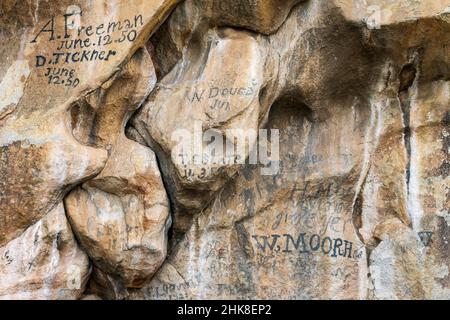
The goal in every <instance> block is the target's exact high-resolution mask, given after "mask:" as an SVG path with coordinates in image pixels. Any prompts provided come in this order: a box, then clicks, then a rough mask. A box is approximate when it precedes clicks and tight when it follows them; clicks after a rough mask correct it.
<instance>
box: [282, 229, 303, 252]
mask: <svg viewBox="0 0 450 320" xmlns="http://www.w3.org/2000/svg"><path fill="white" fill-rule="evenodd" d="M283 236H284V237H285V238H286V249H285V250H283V252H291V251H292V250H290V249H289V241H291V242H292V244H293V245H294V248H295V250H298V248H299V247H300V242H301V244H302V249H301V250H300V253H306V252H309V251H308V250H307V249H306V244H305V233H300V234H299V236H298V237H297V241H295V240H294V238H293V237H292V236H291V235H290V234H283Z"/></svg>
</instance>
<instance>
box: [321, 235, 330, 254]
mask: <svg viewBox="0 0 450 320" xmlns="http://www.w3.org/2000/svg"><path fill="white" fill-rule="evenodd" d="M325 242H328V244H325ZM326 246H328V250H326V249H325V247H326ZM321 247H322V252H323V253H324V254H329V253H330V251H331V249H333V241H332V240H331V238H330V237H325V238H323V240H322V246H321Z"/></svg>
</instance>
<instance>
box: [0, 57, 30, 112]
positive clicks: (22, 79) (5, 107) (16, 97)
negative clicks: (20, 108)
mask: <svg viewBox="0 0 450 320" xmlns="http://www.w3.org/2000/svg"><path fill="white" fill-rule="evenodd" d="M29 75H30V69H29V67H28V61H27V60H16V61H15V62H14V63H13V64H12V65H11V66H10V67H9V68H8V71H7V72H6V75H5V76H4V77H3V79H1V82H0V119H1V118H3V117H4V116H5V115H6V114H8V113H10V112H12V109H13V108H14V107H15V105H16V104H17V103H18V102H19V101H20V98H22V96H23V91H24V89H25V84H26V81H27V79H28V76H29Z"/></svg>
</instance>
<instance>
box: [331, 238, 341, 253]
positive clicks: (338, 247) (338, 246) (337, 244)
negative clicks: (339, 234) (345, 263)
mask: <svg viewBox="0 0 450 320" xmlns="http://www.w3.org/2000/svg"><path fill="white" fill-rule="evenodd" d="M341 246H342V239H340V238H337V239H334V247H333V254H332V255H331V256H332V257H337V254H336V250H337V253H338V254H339V255H340V256H342V253H341Z"/></svg>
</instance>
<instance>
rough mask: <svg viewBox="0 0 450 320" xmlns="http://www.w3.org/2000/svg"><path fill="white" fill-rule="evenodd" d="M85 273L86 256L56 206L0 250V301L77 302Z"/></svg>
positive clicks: (85, 276) (83, 284)
mask: <svg viewBox="0 0 450 320" xmlns="http://www.w3.org/2000/svg"><path fill="white" fill-rule="evenodd" d="M74 270H76V273H74ZM89 272H90V270H89V260H88V257H87V255H86V254H85V253H84V252H83V251H82V250H81V249H80V248H79V247H78V244H77V242H76V241H75V238H74V236H73V234H72V231H71V229H70V226H69V224H68V222H67V220H66V217H65V214H64V208H63V205H62V204H59V205H58V206H57V207H56V208H55V209H53V210H52V211H51V212H50V213H48V214H47V215H46V216H45V217H44V218H42V219H41V220H40V221H39V222H37V223H36V224H34V225H32V226H30V227H29V228H28V229H27V230H26V231H25V232H24V233H23V234H22V235H20V236H19V237H18V238H16V239H14V240H12V241H10V242H9V243H8V244H6V245H5V246H3V247H0V274H1V277H0V299H77V298H79V297H81V294H82V293H83V291H84V286H85V284H86V282H87V279H88V276H89Z"/></svg>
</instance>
